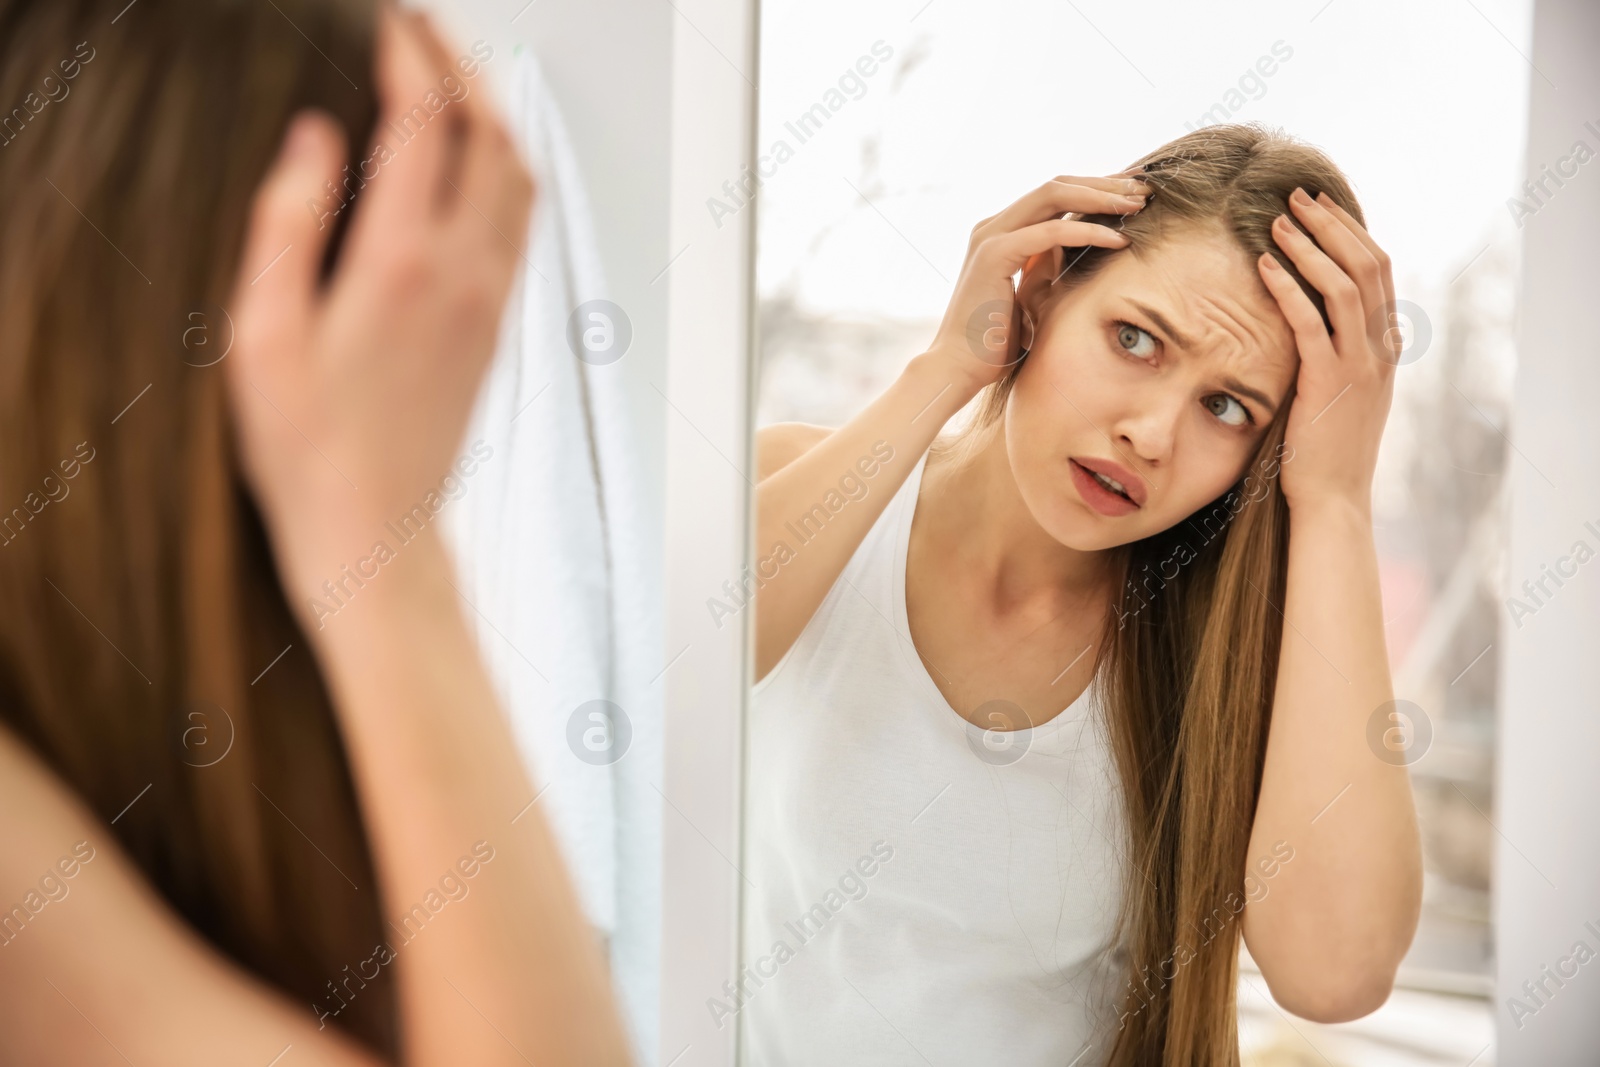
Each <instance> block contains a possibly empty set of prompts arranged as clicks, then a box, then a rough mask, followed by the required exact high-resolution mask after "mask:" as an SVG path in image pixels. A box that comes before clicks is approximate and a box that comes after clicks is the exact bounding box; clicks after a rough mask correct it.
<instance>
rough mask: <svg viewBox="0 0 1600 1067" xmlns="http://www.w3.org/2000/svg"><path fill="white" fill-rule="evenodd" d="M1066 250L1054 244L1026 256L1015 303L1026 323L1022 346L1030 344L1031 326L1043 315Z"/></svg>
mask: <svg viewBox="0 0 1600 1067" xmlns="http://www.w3.org/2000/svg"><path fill="white" fill-rule="evenodd" d="M1065 252H1066V250H1065V249H1064V248H1062V247H1061V246H1060V245H1056V246H1055V247H1053V248H1051V249H1050V250H1049V251H1047V252H1036V253H1035V254H1033V255H1031V256H1029V257H1028V262H1027V263H1026V264H1024V265H1023V268H1022V280H1021V281H1019V282H1018V283H1017V303H1018V304H1019V305H1021V308H1022V314H1023V318H1024V320H1025V322H1026V325H1025V326H1024V327H1023V342H1024V346H1025V347H1026V346H1030V345H1031V344H1032V334H1033V327H1034V326H1035V325H1037V324H1038V322H1039V321H1040V319H1041V318H1042V316H1043V308H1044V302H1045V300H1046V299H1047V298H1048V297H1049V296H1050V293H1051V291H1052V290H1053V289H1054V287H1055V280H1056V275H1057V274H1059V273H1060V272H1061V257H1062V256H1063V255H1064V254H1065Z"/></svg>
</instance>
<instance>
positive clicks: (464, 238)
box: [226, 5, 534, 611]
mask: <svg viewBox="0 0 1600 1067" xmlns="http://www.w3.org/2000/svg"><path fill="white" fill-rule="evenodd" d="M376 67H377V78H378V88H379V93H380V98H381V114H380V116H379V123H380V125H379V127H378V128H379V130H381V131H384V133H382V134H380V138H379V139H380V140H383V142H384V143H385V144H386V145H387V146H388V150H389V152H390V153H391V154H389V155H387V156H386V155H384V154H383V153H382V152H377V155H376V159H375V162H377V163H378V164H379V166H378V168H377V174H376V176H375V177H373V178H372V179H371V180H370V181H368V183H367V185H366V187H365V188H364V189H362V190H361V192H360V193H359V195H358V197H357V198H356V200H355V204H354V207H353V210H354V217H353V218H352V219H351V220H350V229H349V232H348V233H347V235H346V239H345V243H344V245H343V247H342V248H341V250H340V255H339V260H338V266H337V270H336V271H335V272H334V274H333V275H332V277H331V278H329V280H328V281H327V283H326V285H323V284H321V283H320V281H319V277H318V273H319V266H320V264H321V262H322V259H323V255H324V251H325V248H326V243H327V239H328V235H329V233H331V232H332V229H333V227H332V225H331V224H330V223H328V222H327V219H326V218H325V217H323V218H322V219H320V220H319V217H318V214H317V213H316V212H314V211H313V210H311V209H310V208H308V202H311V203H323V202H325V201H326V199H327V197H326V193H325V190H324V182H327V181H332V182H334V183H335V185H337V184H338V183H339V182H340V180H341V178H342V174H341V169H342V167H343V166H344V164H345V162H346V160H347V158H348V157H347V149H346V145H345V143H344V138H343V137H342V136H341V134H340V131H339V128H338V127H337V126H336V125H335V123H334V122H333V121H332V120H331V119H330V118H329V117H328V116H326V115H324V114H320V113H316V112H305V113H302V114H301V115H299V116H297V117H296V119H295V120H294V122H293V123H292V124H291V126H290V130H289V133H288V136H287V138H286V140H285V144H284V147H283V149H282V152H281V153H280V156H279V158H278V159H277V160H276V161H275V163H274V164H273V166H272V167H271V169H270V170H269V172H268V173H267V175H266V177H265V179H264V180H263V182H262V184H261V186H260V189H259V190H258V192H257V194H256V198H255V203H254V206H253V209H252V213H251V218H250V222H249V230H248V233H247V236H246V240H245V245H244V253H243V259H242V261H241V264H240V271H239V277H238V280H237V282H236V285H235V291H234V294H233V297H232V301H231V309H232V311H231V314H232V316H233V320H234V331H235V332H234V345H233V350H232V353H231V354H232V356H233V358H232V359H230V360H228V361H227V368H226V369H227V375H228V388H229V393H230V396H231V399H232V403H233V409H234V414H235V419H236V424H237V435H238V445H239V449H240V453H241V459H242V463H243V467H244V471H245V475H246V477H247V479H248V480H249V482H250V485H251V487H252V488H253V490H254V493H255V496H256V500H257V502H258V504H259V505H260V507H261V509H262V512H263V514H264V516H265V518H266V521H267V524H268V527H269V530H270V532H271V535H272V540H273V545H274V550H275V551H276V553H277V555H278V558H279V565H280V569H281V570H282V572H283V577H284V580H285V583H286V585H287V586H288V587H289V588H290V592H291V596H290V600H291V602H292V603H296V602H298V603H297V606H296V610H297V611H301V610H303V608H302V607H301V606H300V605H302V604H303V603H304V601H305V599H306V598H305V597H303V596H299V595H296V594H297V593H298V592H299V591H305V592H306V593H308V594H310V593H313V592H314V591H315V590H316V589H317V588H318V587H319V586H320V585H321V583H322V582H323V581H324V580H326V579H329V578H336V577H337V576H338V569H339V567H340V565H341V564H345V563H350V562H352V561H353V560H354V559H355V558H356V557H358V556H360V555H363V554H365V553H367V552H369V551H370V550H371V548H372V546H373V543H374V542H375V541H376V540H378V539H379V537H380V536H382V535H383V529H382V528H383V523H384V522H385V521H386V520H397V519H398V518H399V516H401V515H403V514H404V513H406V512H407V511H409V510H410V509H411V508H412V507H413V506H415V505H416V504H418V503H420V502H421V501H422V499H423V497H424V495H425V494H426V493H427V492H428V491H429V490H430V489H432V488H434V487H436V486H437V485H438V483H439V481H440V480H441V479H442V478H443V476H444V474H445V471H446V468H447V467H448V466H449V465H450V463H451V461H452V460H453V459H454V458H455V457H454V452H455V450H456V449H457V448H458V447H459V445H460V442H461V437H462V435H463V433H464V431H465V425H466V420H467V418H468V417H469V416H470V414H471V410H472V405H473V402H474V400H475V398H476V395H477V390H478V386H479V383H480V381H481V379H482V376H483V373H484V371H485V369H486V368H487V366H488V363H489V360H490V358H491V356H492V354H493V351H494V345H495V338H496V334H497V331H498V327H499V323H500V313H501V308H502V306H503V305H504V303H505V300H506V296H507V294H508V293H509V291H510V286H511V282H512V279H513V276H514V274H515V270H516V265H517V262H518V259H519V257H520V255H521V247H520V246H521V242H522V241H523V239H524V235H525V234H526V231H527V226H528V220H529V212H530V211H531V209H532V204H533V194H534V186H533V181H532V178H531V177H530V175H529V173H528V171H527V170H526V169H525V168H524V167H523V165H522V164H521V162H520V161H519V159H518V158H517V154H516V152H515V149H514V147H513V145H512V142H511V139H510V137H509V135H508V134H507V132H506V130H505V128H504V126H503V125H502V123H501V121H500V120H499V118H498V117H497V116H496V115H495V114H494V113H493V111H492V108H491V106H490V104H489V103H488V100H487V94H486V93H485V92H483V91H482V90H480V91H478V92H475V93H471V92H469V93H468V94H467V95H466V96H465V97H464V98H463V99H461V100H457V101H453V102H451V103H449V104H447V105H446V106H445V107H444V109H443V110H441V111H440V112H438V113H437V114H435V115H434V116H433V118H432V120H431V121H430V122H428V123H427V125H425V126H424V127H423V128H422V129H421V132H420V133H418V134H416V135H415V136H413V137H412V139H411V140H409V141H407V142H406V143H404V144H399V143H398V141H397V140H396V139H395V138H394V137H393V136H392V135H391V134H389V133H388V126H387V124H388V123H389V122H391V121H393V122H396V123H398V121H399V118H400V116H402V115H405V114H407V113H409V112H410V111H411V109H412V108H413V107H414V106H417V105H420V104H421V103H422V101H423V99H424V97H425V96H426V95H427V94H428V93H429V92H430V91H433V90H436V88H437V86H438V85H439V84H440V81H441V79H442V77H443V76H444V75H445V74H447V73H451V74H454V73H457V72H456V71H455V69H454V67H453V65H452V63H451V60H450V55H449V53H448V52H447V51H446V49H445V48H444V46H443V45H442V43H441V42H440V40H439V38H438V36H437V34H436V33H435V32H434V30H433V28H432V26H431V25H429V24H428V22H427V20H426V19H425V18H424V17H422V16H419V15H415V14H408V13H401V12H398V11H396V10H395V9H394V8H393V7H392V6H390V5H385V6H384V8H383V13H382V15H381V22H380V25H379V30H378V43H377V55H376ZM374 144H375V145H376V141H375V142H374ZM374 151H376V149H374ZM371 155H373V151H369V152H365V153H363V154H362V158H367V157H368V156H371ZM352 169H354V168H352ZM392 547H393V546H392Z"/></svg>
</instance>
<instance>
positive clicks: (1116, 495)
mask: <svg viewBox="0 0 1600 1067" xmlns="http://www.w3.org/2000/svg"><path fill="white" fill-rule="evenodd" d="M1067 465H1068V466H1069V467H1071V468H1072V484H1073V485H1074V486H1075V487H1076V488H1077V490H1078V495H1079V496H1081V497H1082V498H1083V502H1084V503H1085V504H1088V505H1089V506H1090V507H1091V508H1094V510H1096V511H1098V512H1099V513H1100V514H1102V515H1128V514H1131V513H1132V512H1135V511H1138V510H1139V505H1138V504H1137V503H1136V502H1135V501H1134V499H1133V496H1132V494H1131V493H1130V492H1129V490H1128V487H1127V486H1124V485H1123V484H1122V483H1121V482H1119V481H1117V480H1116V479H1115V478H1112V477H1110V476H1108V475H1105V474H1102V473H1100V472H1099V471H1093V470H1090V469H1089V468H1088V467H1085V466H1084V465H1083V464H1081V463H1079V462H1078V461H1077V460H1075V459H1069V460H1067Z"/></svg>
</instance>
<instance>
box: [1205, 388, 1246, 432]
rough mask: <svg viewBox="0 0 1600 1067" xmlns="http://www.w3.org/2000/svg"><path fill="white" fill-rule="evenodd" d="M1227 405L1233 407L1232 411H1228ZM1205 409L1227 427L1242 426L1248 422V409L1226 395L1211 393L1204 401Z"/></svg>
mask: <svg viewBox="0 0 1600 1067" xmlns="http://www.w3.org/2000/svg"><path fill="white" fill-rule="evenodd" d="M1229 404H1232V405H1233V408H1234V410H1232V411H1230V410H1229V409H1228V405H1229ZM1206 407H1207V408H1209V409H1210V410H1211V414H1213V415H1215V416H1216V417H1217V418H1219V419H1221V420H1222V421H1223V422H1224V423H1226V424H1228V425H1229V426H1243V425H1244V424H1245V423H1247V422H1249V421H1250V411H1249V409H1248V408H1246V407H1245V406H1244V405H1243V404H1241V403H1239V401H1238V400H1237V399H1235V398H1234V397H1231V396H1229V395H1228V394H1227V393H1213V394H1212V395H1211V396H1210V397H1208V398H1207V399H1206Z"/></svg>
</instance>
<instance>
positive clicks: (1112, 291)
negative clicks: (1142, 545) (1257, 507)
mask: <svg viewBox="0 0 1600 1067" xmlns="http://www.w3.org/2000/svg"><path fill="white" fill-rule="evenodd" d="M1037 266H1038V268H1039V271H1040V274H1038V275H1035V277H1034V278H1033V279H1032V280H1031V281H1030V279H1027V278H1025V279H1024V282H1023V288H1022V299H1023V301H1024V303H1025V305H1026V306H1028V307H1029V310H1030V313H1031V314H1032V315H1033V320H1034V322H1035V323H1037V327H1036V332H1035V334H1034V337H1033V345H1032V347H1031V349H1030V352H1029V355H1028V358H1027V360H1026V361H1025V362H1024V363H1023V365H1022V367H1021V368H1020V369H1019V370H1018V372H1017V380H1016V381H1015V383H1013V388H1012V392H1011V395H1010V398H1009V400H1008V403H1007V408H1006V416H1005V435H1006V438H1005V439H1006V451H1007V454H1008V455H1009V457H1010V462H1011V470H1012V474H1013V476H1014V477H1015V479H1016V483H1017V488H1018V490H1019V491H1020V493H1021V496H1022V498H1023V500H1024V501H1025V502H1026V504H1027V506H1028V508H1029V510H1030V511H1031V512H1032V513H1033V516H1034V518H1035V519H1036V520H1037V521H1038V522H1039V524H1040V526H1042V527H1043V528H1044V530H1045V531H1046V532H1048V533H1049V534H1050V536H1051V537H1053V538H1054V539H1055V540H1057V541H1059V542H1061V543H1062V544H1065V545H1069V546H1071V547H1073V548H1077V549H1080V550H1085V551H1088V550H1096V549H1105V548H1111V547H1114V546H1116V545H1121V544H1127V543H1129V542H1132V541H1137V540H1140V539H1142V538H1145V537H1148V536H1150V535H1152V534H1155V533H1159V532H1160V531H1162V530H1166V529H1168V528H1170V527H1172V526H1174V525H1175V524H1177V523H1178V522H1181V521H1182V520H1183V519H1185V518H1187V517H1188V516H1190V515H1191V514H1193V513H1194V512H1195V511H1196V510H1197V509H1199V508H1200V507H1202V506H1203V505H1205V504H1207V503H1209V502H1211V501H1212V500H1215V499H1216V498H1217V497H1218V496H1220V495H1221V494H1222V493H1223V492H1224V491H1225V490H1226V489H1227V488H1228V487H1229V486H1231V485H1233V484H1234V483H1235V482H1237V481H1238V480H1239V478H1240V477H1241V476H1242V475H1243V474H1244V473H1245V467H1246V465H1247V464H1249V462H1250V460H1251V458H1252V457H1253V456H1254V455H1255V452H1256V448H1257V446H1258V445H1259V444H1260V442H1261V438H1262V437H1263V436H1264V435H1265V433H1266V430H1267V426H1268V424H1269V423H1270V422H1271V421H1272V419H1273V417H1274V415H1275V414H1276V412H1277V410H1278V408H1279V407H1281V406H1282V405H1283V404H1284V403H1285V402H1286V401H1285V398H1286V397H1287V395H1288V392H1289V387H1290V386H1291V384H1292V383H1293V382H1294V377H1295V374H1296V373H1297V371H1298V368H1299V356H1298V352H1297V350H1296V347H1295V343H1294V334H1293V332H1292V331H1291V330H1290V328H1289V324H1288V321H1287V320H1286V319H1285V318H1284V317H1283V313H1282V311H1281V310H1280V309H1279V308H1278V305H1277V302H1276V301H1275V300H1274V299H1273V298H1272V295H1271V294H1270V293H1269V292H1268V291H1267V288H1266V286H1265V285H1264V284H1263V283H1262V282H1261V280H1260V278H1259V277H1258V275H1257V274H1256V268H1255V265H1254V263H1253V262H1252V261H1251V259H1250V257H1249V256H1248V255H1247V254H1246V253H1245V252H1243V251H1242V250H1241V249H1240V248H1239V247H1238V245H1237V244H1236V243H1235V242H1234V241H1233V240H1232V238H1230V237H1228V236H1226V235H1225V234H1223V233H1222V232H1221V231H1220V230H1218V231H1187V232H1185V233H1182V234H1174V235H1171V236H1168V237H1166V238H1164V239H1163V241H1162V243H1161V244H1160V245H1159V246H1156V247H1153V248H1151V249H1149V250H1146V251H1144V252H1143V253H1142V254H1141V255H1135V254H1133V253H1132V252H1123V253H1119V254H1116V255H1114V256H1113V257H1112V259H1111V262H1109V263H1107V264H1106V265H1105V266H1104V267H1103V268H1102V269H1101V270H1100V271H1099V272H1098V273H1096V274H1095V275H1093V276H1092V277H1091V278H1089V279H1088V280H1086V281H1084V282H1082V283H1080V284H1078V285H1076V286H1072V287H1069V286H1064V285H1062V284H1059V283H1058V284H1056V285H1054V286H1051V287H1050V288H1049V289H1048V290H1046V289H1045V287H1044V284H1043V283H1044V282H1045V281H1048V280H1049V278H1051V277H1053V276H1054V275H1053V273H1051V274H1046V273H1044V272H1048V271H1051V263H1050V262H1049V261H1048V260H1044V261H1041V262H1040V263H1039V264H1038V265H1037ZM1055 269H1059V268H1055ZM1080 463H1081V464H1086V465H1088V466H1089V467H1095V468H1099V469H1101V470H1102V471H1103V472H1105V473H1108V474H1109V475H1110V477H1112V478H1114V479H1116V480H1117V481H1118V482H1120V483H1121V484H1122V486H1123V488H1124V490H1125V491H1126V493H1127V495H1128V496H1129V497H1131V498H1132V499H1131V501H1130V500H1125V499H1123V498H1122V497H1120V496H1118V495H1116V494H1114V492H1113V491H1111V490H1102V489H1100V488H1098V487H1097V485H1096V483H1095V479H1094V478H1093V477H1092V475H1090V474H1089V473H1088V471H1087V470H1086V469H1085V468H1084V467H1082V466H1080V465H1079V464H1080ZM1108 468H1110V469H1108Z"/></svg>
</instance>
